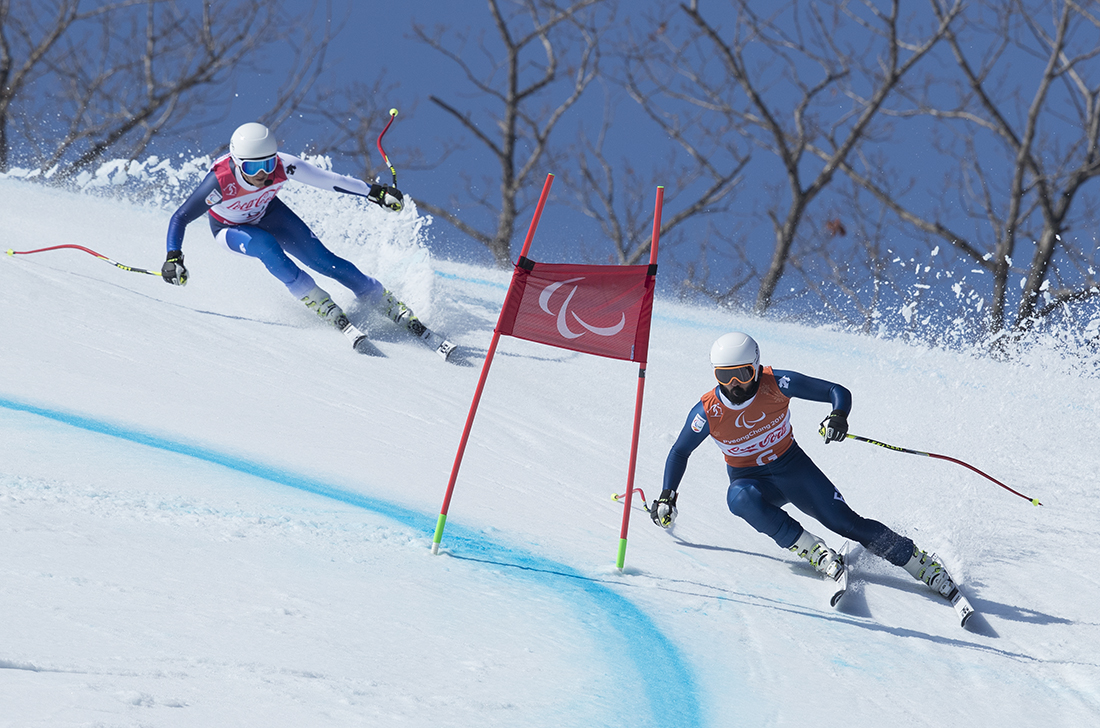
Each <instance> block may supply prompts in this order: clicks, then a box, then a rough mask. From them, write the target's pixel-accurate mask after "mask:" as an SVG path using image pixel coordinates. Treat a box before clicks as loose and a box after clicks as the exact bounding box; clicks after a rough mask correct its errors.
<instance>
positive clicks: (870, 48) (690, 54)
mask: <svg viewBox="0 0 1100 728" xmlns="http://www.w3.org/2000/svg"><path fill="white" fill-rule="evenodd" d="M732 5H733V10H732V12H731V13H727V14H726V15H724V16H722V15H720V14H719V12H718V11H714V12H711V13H708V14H707V15H705V14H704V13H703V11H702V10H701V8H700V3H699V2H698V0H693V2H691V3H689V4H683V5H681V6H680V11H681V13H682V14H683V17H686V18H687V20H688V22H689V28H688V29H685V30H683V31H680V32H677V33H673V32H672V30H673V28H672V26H671V25H670V26H669V27H668V28H667V29H666V30H665V32H662V33H660V34H658V35H657V36H656V38H655V41H654V48H653V50H651V51H650V52H648V53H647V54H646V57H647V58H650V59H653V60H652V61H651V63H662V62H663V63H665V64H667V66H668V71H667V72H665V73H664V74H663V76H664V77H665V78H667V79H669V80H668V81H667V82H666V83H665V84H664V85H663V88H662V89H660V90H661V93H662V94H663V95H664V97H665V99H666V101H665V104H664V105H665V107H666V108H667V107H669V106H670V105H675V104H680V103H689V104H692V105H694V106H696V107H697V108H699V109H701V110H705V111H707V112H708V113H710V114H716V115H720V116H722V117H724V118H725V119H726V120H727V125H726V127H727V128H728V129H729V130H731V132H735V133H739V134H741V135H743V136H744V138H745V139H747V140H748V141H749V142H750V143H751V144H752V145H754V146H756V147H757V148H759V149H761V150H764V151H765V152H767V153H768V155H770V156H771V158H772V162H773V163H778V170H780V174H781V176H782V178H785V179H784V180H783V182H778V177H777V175H775V174H774V171H775V168H774V167H771V168H769V167H768V165H767V164H765V163H764V162H760V163H759V164H758V165H757V166H755V167H754V168H753V169H754V170H755V173H756V174H757V175H763V178H764V180H765V182H764V184H758V185H757V187H758V188H762V189H764V190H766V191H768V193H769V194H770V196H771V198H772V199H771V201H770V202H769V203H767V208H766V210H765V216H766V218H767V219H768V220H769V221H770V225H771V228H772V231H773V236H774V243H773V247H772V252H771V255H770V260H769V262H768V263H767V267H766V268H765V269H764V271H763V273H762V275H761V277H760V282H759V287H758V289H757V294H756V301H755V304H754V308H755V310H756V311H757V312H764V311H766V310H768V309H769V308H770V307H771V306H772V305H773V303H774V301H775V297H776V291H777V288H778V285H779V281H780V279H781V278H782V277H783V275H784V273H785V271H786V267H787V263H788V261H789V260H790V258H791V255H792V250H793V246H794V245H795V242H796V240H797V238H798V234H799V229H800V225H801V223H802V221H803V219H804V217H805V215H806V213H807V210H808V209H809V207H810V205H811V203H813V202H814V200H815V199H817V198H818V197H819V195H821V194H822V193H823V191H825V190H826V189H827V188H828V187H829V185H830V183H831V182H832V181H833V179H834V176H835V175H836V172H837V170H838V169H839V168H840V167H841V165H842V164H843V163H844V162H845V160H847V159H848V158H849V157H850V156H851V155H852V154H853V153H854V151H855V150H856V149H858V147H859V146H860V145H861V144H862V143H864V142H865V141H866V140H868V139H869V138H871V137H872V136H873V135H874V134H875V133H876V128H875V123H876V121H877V120H878V118H879V115H880V111H881V109H882V107H883V104H884V103H885V101H886V99H887V98H889V97H890V95H891V94H892V93H893V92H894V91H895V89H897V88H898V86H899V85H900V84H901V83H902V80H903V79H904V78H905V76H906V75H907V74H908V73H909V72H910V71H911V70H912V69H913V68H914V66H916V65H917V63H919V62H920V61H921V59H922V58H924V57H925V56H926V55H927V54H928V53H929V52H930V51H931V49H932V48H934V47H935V46H936V44H937V43H938V42H939V41H940V40H941V39H942V38H943V37H944V33H945V32H946V29H947V28H948V26H949V25H950V24H951V22H952V21H953V19H954V17H955V16H956V15H957V14H958V12H959V10H960V9H961V7H962V5H961V0H957V1H956V3H955V4H954V5H953V6H952V7H950V8H948V9H947V10H946V11H945V13H944V15H943V17H942V18H940V19H939V22H936V23H934V24H933V27H931V28H930V29H927V30H922V29H921V28H919V27H917V25H916V24H915V23H913V22H912V20H911V19H910V18H909V16H904V17H903V15H902V11H901V6H902V3H901V2H900V0H894V1H893V2H891V3H888V4H887V6H888V7H887V8H886V9H884V10H880V9H879V6H880V5H883V3H872V2H869V1H868V2H863V3H855V2H846V1H845V0H837V1H836V2H833V3H826V4H820V5H819V4H816V3H815V4H802V3H797V2H791V3H787V4H784V5H781V6H770V7H769V8H768V10H767V15H760V14H758V13H757V11H756V10H755V8H756V7H759V6H758V5H757V4H755V3H752V2H750V1H749V0H735V2H733V4H732ZM865 58H871V59H873V60H872V61H871V62H870V63H867V64H864V62H863V59H865ZM715 62H717V63H718V64H720V68H719V69H715V68H713V65H714V63H715ZM651 77H652V78H658V77H659V76H658V74H651ZM815 148H817V149H827V150H828V154H827V155H826V156H825V157H824V158H823V159H822V160H821V161H820V162H819V163H817V164H812V163H811V160H813V159H814V157H813V154H812V152H813V150H814V149H815ZM760 165H763V166H760ZM747 173H750V174H751V173H753V172H752V171H749V172H747ZM745 244H751V243H749V242H746V243H745ZM749 257H754V256H749ZM724 296H725V294H722V293H718V294H717V297H719V298H722V297H724Z"/></svg>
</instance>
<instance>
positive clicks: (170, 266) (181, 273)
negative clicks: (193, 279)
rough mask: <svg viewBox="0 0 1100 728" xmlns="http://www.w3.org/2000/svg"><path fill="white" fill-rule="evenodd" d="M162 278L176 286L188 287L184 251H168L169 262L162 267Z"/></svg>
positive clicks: (165, 262)
mask: <svg viewBox="0 0 1100 728" xmlns="http://www.w3.org/2000/svg"><path fill="white" fill-rule="evenodd" d="M160 275H161V278H163V279H164V282H165V283H171V284H172V285H174V286H186V285H187V269H186V268H184V267H183V251H180V250H170V251H168V260H166V261H164V265H162V266H161V267H160Z"/></svg>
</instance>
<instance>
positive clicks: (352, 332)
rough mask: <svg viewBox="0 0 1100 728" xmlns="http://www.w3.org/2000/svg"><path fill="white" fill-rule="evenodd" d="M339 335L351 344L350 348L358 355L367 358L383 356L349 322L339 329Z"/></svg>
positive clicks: (372, 343)
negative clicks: (363, 355)
mask: <svg viewBox="0 0 1100 728" xmlns="http://www.w3.org/2000/svg"><path fill="white" fill-rule="evenodd" d="M340 333H342V334H343V335H344V336H346V337H347V339H348V341H350V342H351V347H352V348H353V349H355V351H357V352H358V353H360V354H365V355H367V356H385V354H383V353H382V350H381V349H379V348H378V347H377V346H375V345H374V342H373V341H371V340H370V339H369V338H368V337H367V335H366V334H364V333H363V332H362V331H360V330H359V329H358V328H356V326H355V324H353V323H351V322H350V321H349V322H348V323H347V324H346V325H345V326H344V327H343V328H342V329H340Z"/></svg>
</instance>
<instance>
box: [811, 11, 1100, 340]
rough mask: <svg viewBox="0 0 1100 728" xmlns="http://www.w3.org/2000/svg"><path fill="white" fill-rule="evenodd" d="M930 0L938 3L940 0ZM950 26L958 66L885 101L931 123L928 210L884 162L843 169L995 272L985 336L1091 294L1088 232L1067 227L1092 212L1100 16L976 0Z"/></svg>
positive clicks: (1099, 141) (1092, 256) (1092, 239)
mask: <svg viewBox="0 0 1100 728" xmlns="http://www.w3.org/2000/svg"><path fill="white" fill-rule="evenodd" d="M931 5H932V8H933V10H934V12H936V13H937V14H938V15H939V16H940V17H941V18H945V17H946V16H947V13H948V12H949V11H948V10H947V9H946V8H945V6H944V4H943V2H942V0H931ZM945 38H946V41H947V45H948V47H949V48H950V52H951V58H952V59H953V60H954V63H955V66H956V69H957V71H958V75H957V76H953V77H945V78H941V79H938V82H937V83H933V84H930V85H929V87H927V88H926V89H925V90H924V93H922V94H921V95H913V96H911V97H910V101H911V104H910V106H909V108H905V109H892V110H890V112H889V113H891V114H892V115H894V116H896V117H898V118H900V119H906V120H909V119H922V118H923V119H927V118H931V119H933V120H935V121H936V122H937V124H938V125H939V127H938V128H939V130H940V138H942V139H944V140H945V141H943V142H942V143H940V145H939V147H938V151H939V152H940V153H941V154H942V155H943V158H944V159H947V160H950V161H951V162H952V163H953V166H954V170H953V172H951V173H950V177H949V180H950V181H949V184H948V185H947V189H948V190H949V191H950V192H952V193H954V194H953V196H952V197H951V198H950V199H949V200H945V201H943V202H942V203H941V204H940V205H939V206H938V207H935V208H933V209H931V210H929V209H928V206H927V205H922V204H920V202H919V201H918V200H908V201H907V200H906V199H905V198H904V195H901V194H898V193H897V192H896V191H894V190H892V189H891V187H890V184H889V181H888V180H887V179H885V178H884V176H883V175H882V174H876V173H875V172H874V171H873V170H871V169H866V170H865V171H857V170H856V169H853V168H851V167H843V170H844V172H845V173H846V174H848V176H849V177H850V178H851V179H852V180H854V181H855V182H857V183H858V184H859V185H861V186H862V187H863V188H864V189H866V190H869V191H871V192H872V193H873V194H874V195H875V196H876V197H877V198H878V199H879V201H880V202H881V203H882V204H884V205H886V206H887V207H889V208H890V209H891V210H892V211H893V212H894V213H895V214H896V215H897V216H898V218H899V219H900V220H902V221H903V222H905V223H906V224H908V225H910V226H911V227H912V228H915V229H916V230H918V231H919V232H920V233H922V234H924V235H925V236H927V237H928V238H929V239H930V240H932V241H938V242H940V243H944V244H946V245H948V246H950V247H951V248H953V249H954V250H956V251H958V252H959V254H960V255H962V256H963V257H964V258H965V259H967V260H968V261H969V263H970V265H971V267H973V266H978V269H979V270H984V271H986V272H988V273H989V274H990V277H991V279H992V283H991V284H990V286H989V290H988V291H983V295H982V297H983V298H984V297H985V296H988V297H989V298H990V299H991V300H990V305H988V306H986V307H983V308H984V311H983V316H984V319H985V331H986V334H987V335H994V336H995V337H996V335H997V334H998V333H999V332H1002V331H1003V330H1004V329H1005V328H1008V329H1011V330H1014V331H1015V332H1016V333H1022V332H1023V331H1025V330H1027V329H1028V328H1030V327H1031V326H1032V325H1033V324H1034V323H1035V322H1037V321H1041V320H1044V319H1046V318H1047V317H1049V316H1052V315H1054V314H1056V313H1058V312H1059V311H1062V310H1064V308H1065V305H1066V304H1068V303H1071V302H1081V301H1086V300H1090V299H1094V298H1096V297H1098V296H1100V276H1098V275H1097V273H1096V269H1097V267H1100V259H1098V254H1097V249H1096V245H1095V243H1096V236H1095V234H1093V233H1091V232H1086V233H1085V235H1084V236H1083V237H1081V236H1078V235H1070V234H1069V232H1070V231H1071V230H1073V229H1077V230H1079V231H1091V230H1093V229H1095V226H1096V224H1097V221H1098V216H1097V210H1096V206H1097V200H1096V197H1095V195H1094V196H1092V197H1091V198H1085V197H1083V196H1084V193H1085V188H1086V185H1087V184H1088V183H1089V182H1090V181H1091V180H1093V179H1094V178H1096V177H1097V176H1100V19H1098V17H1097V16H1096V15H1095V14H1093V13H1091V12H1089V11H1088V10H1087V9H1086V8H1085V7H1084V6H1082V5H1080V4H1078V3H1076V2H1073V1H1072V0H1065V1H1059V2H1053V3H1047V2H1042V3H1028V2H1026V1H1025V0H1018V1H1016V2H1011V3H996V2H993V3H975V4H974V5H972V6H971V7H969V8H968V10H967V12H966V15H965V16H964V18H963V22H962V23H955V24H954V27H952V28H950V29H949V30H948V32H947V34H946V36H945ZM976 38H981V39H983V42H982V43H981V44H980V46H975V44H974V40H975V39H976ZM1090 78H1091V80H1090ZM1025 79H1026V80H1029V81H1030V82H1031V86H1030V87H1028V86H1026V85H1025V83H1026V81H1025ZM927 149H928V151H930V152H931V151H935V150H936V148H934V147H933V146H932V145H929V146H928V147H927ZM818 153H819V155H820V154H821V153H822V152H821V151H820V150H818ZM949 169H950V167H949ZM939 192H940V193H942V192H943V188H942V187H941V188H940V190H939ZM932 197H933V198H936V197H939V193H937V192H933V195H932ZM1021 253H1022V254H1021ZM1028 258H1030V259H1029V260H1028V262H1027V264H1026V265H1025V264H1022V262H1018V261H1023V260H1026V259H1028ZM1015 276H1019V277H1020V286H1019V288H1018V290H1019V294H1018V296H1019V297H1018V299H1016V301H1015V304H1013V300H1012V299H1013V297H1014V296H1015V295H1016V294H1015V293H1014V290H1016V287H1015V286H1014V285H1013V281H1014V280H1015ZM1013 307H1014V308H1015V311H1014V312H1012V313H1010V312H1011V311H1012V309H1013ZM985 312H987V313H985Z"/></svg>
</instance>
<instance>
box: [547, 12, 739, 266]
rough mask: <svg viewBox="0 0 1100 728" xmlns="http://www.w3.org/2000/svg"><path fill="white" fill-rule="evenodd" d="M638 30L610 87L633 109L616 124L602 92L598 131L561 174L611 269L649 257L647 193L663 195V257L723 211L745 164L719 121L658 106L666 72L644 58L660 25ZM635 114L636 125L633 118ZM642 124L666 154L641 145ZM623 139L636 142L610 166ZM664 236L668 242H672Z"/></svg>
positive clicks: (613, 103) (613, 100)
mask: <svg viewBox="0 0 1100 728" xmlns="http://www.w3.org/2000/svg"><path fill="white" fill-rule="evenodd" d="M643 22H644V25H643V30H642V32H641V38H640V39H639V38H636V37H634V35H633V34H630V35H629V36H628V37H626V38H624V39H623V42H622V44H621V47H620V49H619V52H618V55H619V56H620V60H621V68H620V72H619V74H617V75H618V76H619V77H618V78H615V80H614V84H615V86H616V87H618V88H621V89H623V91H625V94H626V96H627V97H628V98H629V99H630V100H632V101H633V102H634V105H632V106H630V107H627V111H628V113H627V114H626V115H625V116H626V120H620V119H617V118H616V116H617V114H616V110H617V107H618V106H619V104H618V98H617V96H618V94H616V93H613V92H612V91H611V90H610V89H609V90H607V91H606V92H605V96H604V98H605V104H604V113H603V121H602V124H601V125H600V128H599V129H598V130H597V131H596V134H595V136H594V138H589V136H588V133H587V132H586V130H585V128H584V126H583V125H581V128H580V131H579V132H578V141H577V144H576V145H575V148H576V151H575V152H574V153H572V154H571V155H570V157H571V159H572V160H574V162H575V164H576V170H577V171H576V172H575V173H570V172H566V173H564V174H563V177H564V178H565V179H566V182H567V186H568V188H569V189H570V190H572V191H573V192H574V196H575V205H576V207H577V208H578V209H579V210H580V211H581V212H582V213H584V214H585V215H586V216H587V217H589V218H591V219H593V220H595V221H596V222H597V223H598V224H599V227H600V230H601V232H602V233H603V235H604V236H605V237H606V238H607V240H608V241H610V243H611V245H612V248H613V251H614V252H613V254H614V259H615V262H617V263H620V264H624V265H632V264H636V263H639V262H641V261H642V260H644V258H645V257H646V256H647V255H649V252H650V247H651V243H652V227H653V212H652V210H653V191H654V189H655V188H656V187H657V186H658V185H660V186H663V187H665V195H664V207H665V210H664V214H663V215H662V221H661V229H660V235H661V239H662V241H663V247H664V248H665V249H666V250H668V249H669V248H671V247H675V246H678V245H679V244H681V243H682V242H683V241H684V239H685V236H686V235H689V234H694V233H695V232H697V231H698V230H699V229H700V228H701V227H702V225H701V222H702V219H703V218H704V217H708V216H714V215H719V214H722V213H726V212H728V211H729V207H730V205H731V204H732V199H733V196H732V194H731V193H732V192H733V190H734V189H735V188H736V186H737V185H738V183H739V182H740V181H741V172H742V170H743V169H744V168H745V166H746V165H747V164H748V162H749V159H750V158H749V155H748V153H747V152H746V151H744V150H743V149H742V147H741V145H742V142H741V139H740V136H739V135H738V134H736V133H735V132H734V130H731V129H730V128H729V127H728V124H727V123H726V121H725V120H724V119H721V118H717V119H715V118H714V117H713V116H708V114H706V113H705V112H703V111H701V110H699V109H698V108H696V107H693V106H691V105H686V104H685V105H681V106H679V107H677V108H668V107H666V106H664V105H663V104H662V101H663V100H664V98H663V94H664V93H665V92H666V91H667V88H668V83H667V80H666V79H665V78H663V77H662V75H661V74H662V72H664V71H666V69H665V68H664V67H662V66H661V65H660V64H654V63H652V62H651V57H650V55H649V51H650V50H651V44H652V42H653V39H654V38H656V36H658V35H660V31H656V30H653V31H651V32H650V29H654V28H660V27H661V25H662V23H663V21H662V20H659V19H652V18H651V19H648V20H646V21H643ZM606 75H610V74H606ZM638 109H641V111H642V112H643V114H644V116H643V117H642V118H638V116H637V114H636V113H634V112H636V110H638ZM619 116H622V115H619ZM646 120H648V122H649V123H650V124H651V128H652V131H653V136H654V137H655V138H659V139H661V140H662V143H666V144H667V142H668V141H671V142H672V144H669V145H668V146H667V151H665V153H663V154H662V153H661V150H660V149H659V148H658V149H654V148H653V147H651V146H648V145H645V144H641V143H639V141H638V139H639V138H641V137H642V136H643V134H644V133H645V131H644V130H643V129H642V127H643V125H644V123H645V121H646ZM715 121H716V122H717V123H716V124H715V123H714V122H715ZM624 135H625V136H627V137H630V138H632V139H633V140H634V141H633V143H632V144H631V145H630V146H629V147H627V148H625V149H624V147H623V146H622V145H621V144H618V148H619V149H622V150H623V152H622V153H621V154H622V158H621V161H619V162H618V163H615V162H613V161H612V160H611V159H610V158H609V153H608V151H607V147H608V145H609V140H611V139H613V138H614V139H615V140H616V141H618V140H619V139H620V138H621V137H622V136H624ZM643 163H647V164H649V165H650V166H651V169H650V171H649V172H648V173H647V172H643V171H642V170H641V169H639V167H640V165H641V164H643ZM684 201H686V202H684ZM670 233H672V234H674V237H672V238H671V239H670Z"/></svg>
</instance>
